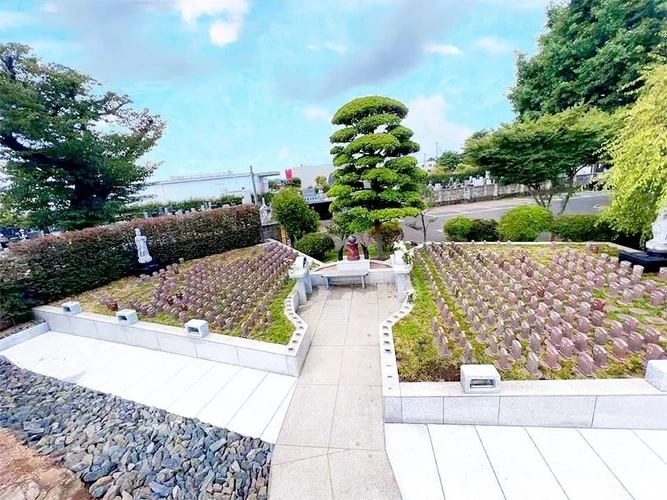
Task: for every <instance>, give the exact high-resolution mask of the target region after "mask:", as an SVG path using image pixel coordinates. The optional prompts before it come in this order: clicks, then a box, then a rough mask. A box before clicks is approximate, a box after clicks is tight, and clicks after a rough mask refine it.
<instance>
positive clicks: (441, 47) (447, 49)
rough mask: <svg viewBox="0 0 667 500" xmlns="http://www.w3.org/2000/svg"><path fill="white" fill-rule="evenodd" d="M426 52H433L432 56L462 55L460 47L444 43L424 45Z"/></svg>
mask: <svg viewBox="0 0 667 500" xmlns="http://www.w3.org/2000/svg"><path fill="white" fill-rule="evenodd" d="M424 50H425V51H426V52H431V53H432V54H443V55H447V56H455V55H458V54H460V53H461V49H459V48H458V47H456V46H454V45H447V44H442V43H440V44H438V43H429V44H427V45H424Z"/></svg>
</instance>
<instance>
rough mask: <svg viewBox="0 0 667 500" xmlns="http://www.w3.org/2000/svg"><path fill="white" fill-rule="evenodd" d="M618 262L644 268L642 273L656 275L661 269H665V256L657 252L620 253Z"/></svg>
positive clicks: (666, 263) (666, 265)
mask: <svg viewBox="0 0 667 500" xmlns="http://www.w3.org/2000/svg"><path fill="white" fill-rule="evenodd" d="M618 260H619V261H620V262H623V261H628V262H632V263H633V264H639V265H640V266H644V271H645V272H647V273H657V272H659V271H660V268H661V267H667V254H661V253H657V252H621V253H619V254H618Z"/></svg>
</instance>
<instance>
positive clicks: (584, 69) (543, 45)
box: [509, 0, 667, 117]
mask: <svg viewBox="0 0 667 500" xmlns="http://www.w3.org/2000/svg"><path fill="white" fill-rule="evenodd" d="M546 28H547V31H546V33H545V34H543V35H542V36H540V38H539V40H538V52H537V54H536V55H534V56H533V57H531V58H528V57H527V55H526V54H519V56H518V58H517V62H516V69H517V83H516V85H515V86H514V87H513V88H512V89H511V91H510V93H509V99H510V101H511V102H512V105H513V107H514V110H515V111H516V113H518V114H519V116H521V117H524V116H527V117H536V116H540V115H542V114H545V113H558V112H560V111H563V110H565V109H567V108H569V107H571V106H574V105H577V104H582V103H583V104H591V105H594V106H597V107H599V108H601V109H603V110H606V111H611V110H614V109H616V108H617V107H619V106H624V105H626V104H628V103H632V102H634V100H635V99H636V94H635V93H634V92H633V90H635V89H637V88H638V87H640V86H641V81H637V79H638V78H639V77H640V75H641V69H642V68H643V67H644V66H645V65H646V64H647V63H649V62H651V61H652V60H653V59H654V58H656V57H663V58H664V57H665V56H666V55H667V45H666V44H665V30H666V29H667V2H665V0H570V1H569V2H568V3H567V4H566V5H562V4H561V5H558V4H554V5H552V6H550V7H549V9H548V11H547V26H546Z"/></svg>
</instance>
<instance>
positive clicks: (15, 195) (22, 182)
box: [0, 44, 164, 229]
mask: <svg viewBox="0 0 667 500" xmlns="http://www.w3.org/2000/svg"><path fill="white" fill-rule="evenodd" d="M99 87H100V84H99V83H97V82H96V81H95V80H93V79H92V78H90V77H89V76H87V75H84V74H82V73H79V72H78V71H75V70H73V69H70V68H66V67H64V66H60V65H58V64H53V63H43V62H42V61H41V60H39V59H38V58H36V57H35V56H34V55H33V54H32V52H31V50H30V48H29V47H27V46H25V45H19V44H0V160H4V161H5V162H6V163H5V165H4V167H3V170H4V172H5V174H6V175H8V176H9V178H10V181H11V183H10V186H9V188H8V189H7V190H6V191H5V192H4V193H3V194H2V201H3V203H4V204H5V206H7V207H8V208H9V209H10V210H12V211H15V212H27V213H28V216H29V219H30V221H31V222H32V223H33V224H34V225H36V226H38V227H46V226H48V225H52V224H58V225H60V226H61V227H62V228H63V229H73V228H82V227H87V226H93V225H96V224H100V223H105V222H109V221H111V220H113V218H114V216H115V215H116V214H117V213H118V211H119V210H120V208H121V207H122V206H123V205H125V204H126V203H129V202H132V201H135V200H136V195H137V193H138V192H139V191H140V190H141V188H142V187H143V186H144V184H145V182H146V180H147V179H148V177H149V176H150V175H151V173H152V172H153V171H154V169H155V168H156V166H157V165H155V164H151V163H146V164H139V163H137V161H138V160H139V158H141V157H142V156H143V155H144V154H145V153H147V152H148V151H150V149H151V148H153V146H154V145H155V144H156V142H157V140H158V139H159V138H160V137H161V136H162V133H163V130H164V122H163V121H162V120H161V119H160V118H159V117H158V116H156V115H151V114H149V112H148V111H147V110H141V111H137V110H134V109H132V108H130V105H131V104H132V100H131V99H130V98H129V97H127V96H124V95H120V94H116V93H114V92H101V91H100V88H99Z"/></svg>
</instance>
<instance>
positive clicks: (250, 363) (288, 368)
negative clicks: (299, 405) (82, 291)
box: [10, 288, 312, 377]
mask: <svg viewBox="0 0 667 500" xmlns="http://www.w3.org/2000/svg"><path fill="white" fill-rule="evenodd" d="M299 305H300V304H299V298H298V295H297V291H296V288H294V289H293V290H292V291H291V292H290V293H289V295H288V296H287V298H286V299H285V316H287V318H288V319H289V321H290V322H291V323H292V324H293V325H294V327H295V330H294V333H293V334H292V337H291V339H290V341H289V343H288V344H287V345H281V344H272V343H270V342H262V341H259V340H252V339H245V338H241V337H233V336H230V335H221V334H217V333H211V334H209V335H207V336H206V337H204V338H193V337H190V336H188V335H187V334H186V333H185V329H184V328H179V327H176V326H169V325H161V324H158V323H149V322H147V321H138V322H137V323H134V324H132V325H127V324H121V323H119V322H118V320H117V319H116V318H114V317H111V316H105V315H103V314H95V313H90V312H85V311H84V312H82V313H80V314H75V315H72V314H64V313H63V312H62V309H60V308H58V307H53V306H41V307H36V308H34V309H33V311H34V313H35V317H37V318H41V319H43V320H45V321H46V324H47V325H48V326H47V328H49V327H50V329H51V330H54V331H57V332H61V333H69V334H72V335H78V336H81V337H89V338H94V339H99V340H106V341H109V342H117V343H120V344H128V345H133V346H136V347H144V348H147V349H153V350H156V351H164V352H170V353H174V354H181V355H183V356H190V357H193V358H200V359H207V360H210V361H217V362H219V363H228V364H232V365H238V366H244V367H247V368H255V369H258V370H265V371H269V372H273V373H280V374H283V375H292V376H295V377H297V376H298V375H299V373H300V372H301V367H302V366H303V363H304V361H305V359H306V353H307V352H308V348H309V347H310V342H311V341H312V332H310V331H309V329H308V324H307V323H306V322H305V321H304V320H303V319H302V318H301V317H300V316H299V315H298V314H297V312H296V311H297V309H298V307H299ZM12 337H13V336H12ZM10 338H11V337H10Z"/></svg>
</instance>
